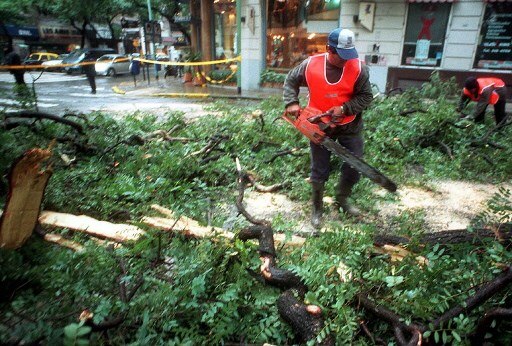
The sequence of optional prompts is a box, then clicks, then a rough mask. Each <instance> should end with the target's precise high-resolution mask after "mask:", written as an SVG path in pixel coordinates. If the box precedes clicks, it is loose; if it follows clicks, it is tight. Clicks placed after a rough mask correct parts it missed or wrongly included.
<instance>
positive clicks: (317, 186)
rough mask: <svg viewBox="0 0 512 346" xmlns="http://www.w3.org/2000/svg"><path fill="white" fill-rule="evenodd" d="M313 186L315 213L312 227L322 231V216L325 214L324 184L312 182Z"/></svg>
mask: <svg viewBox="0 0 512 346" xmlns="http://www.w3.org/2000/svg"><path fill="white" fill-rule="evenodd" d="M311 186H312V188H313V194H312V202H313V213H312V214H311V225H312V226H313V227H314V228H315V229H320V227H322V215H323V213H324V202H323V198H324V183H315V182H311Z"/></svg>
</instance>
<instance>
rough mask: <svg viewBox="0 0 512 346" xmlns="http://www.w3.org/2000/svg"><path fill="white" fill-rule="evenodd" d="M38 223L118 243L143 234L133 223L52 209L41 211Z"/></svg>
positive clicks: (137, 237) (135, 238) (134, 238)
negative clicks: (58, 211)
mask: <svg viewBox="0 0 512 346" xmlns="http://www.w3.org/2000/svg"><path fill="white" fill-rule="evenodd" d="M39 224H40V225H41V226H43V227H46V228H66V229H69V230H71V231H76V232H82V233H86V234H89V235H92V236H94V237H98V238H101V239H110V240H113V241H115V242H118V243H123V242H126V241H130V240H137V239H139V238H140V237H141V236H142V235H144V234H145V232H144V231H143V230H142V229H140V228H138V227H136V226H133V225H127V224H116V223H110V222H107V221H99V220H96V219H94V218H92V217H89V216H86V215H72V214H65V213H57V212H53V211H43V212H41V215H40V216H39Z"/></svg>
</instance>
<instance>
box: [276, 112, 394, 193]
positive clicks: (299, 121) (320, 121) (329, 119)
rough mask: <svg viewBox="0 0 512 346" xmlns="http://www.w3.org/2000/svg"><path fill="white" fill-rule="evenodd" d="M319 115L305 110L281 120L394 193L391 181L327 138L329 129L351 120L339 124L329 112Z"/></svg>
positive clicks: (285, 116)
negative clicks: (296, 115) (295, 115)
mask: <svg viewBox="0 0 512 346" xmlns="http://www.w3.org/2000/svg"><path fill="white" fill-rule="evenodd" d="M319 113H321V112H320V111H317V110H312V109H311V108H305V109H303V110H301V112H300V115H299V116H298V117H297V118H296V117H294V116H293V115H291V114H289V113H287V112H285V113H284V114H283V119H284V120H286V121H287V122H289V123H290V124H292V125H293V126H294V127H295V128H297V130H299V131H300V133H302V134H303V135H304V136H306V137H307V138H309V140H311V141H312V142H313V143H315V144H318V145H321V146H323V147H324V148H326V149H327V150H329V151H330V152H332V153H333V154H334V155H336V156H338V157H339V158H341V159H342V160H343V161H345V162H346V163H348V164H349V165H350V166H352V168H354V169H355V170H357V171H358V172H360V173H361V174H362V175H364V176H365V177H367V178H369V179H370V180H371V181H373V182H374V183H376V184H378V185H380V186H382V187H383V188H385V189H386V190H388V191H390V192H395V191H396V189H397V186H396V184H395V183H394V182H393V181H392V180H390V179H389V178H388V177H386V176H385V175H384V174H382V173H381V172H379V171H378V170H377V169H376V168H374V167H372V166H370V165H369V164H368V163H366V162H365V161H364V160H363V159H361V158H358V157H357V156H355V155H354V154H352V153H351V152H350V151H349V150H348V149H347V148H345V147H344V146H342V145H341V144H339V143H337V142H335V141H333V140H332V139H331V138H329V137H328V135H327V133H326V132H329V130H330V129H333V128H335V127H336V126H337V125H338V124H340V123H341V124H345V123H348V122H349V121H351V120H349V121H347V122H344V121H342V122H339V121H337V120H336V119H333V118H334V117H333V115H332V113H330V112H327V113H321V114H319ZM352 117H353V116H352Z"/></svg>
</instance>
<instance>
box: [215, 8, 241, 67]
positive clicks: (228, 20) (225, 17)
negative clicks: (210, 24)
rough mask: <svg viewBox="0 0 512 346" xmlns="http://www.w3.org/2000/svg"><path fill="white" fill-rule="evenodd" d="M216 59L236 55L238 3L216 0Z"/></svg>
mask: <svg viewBox="0 0 512 346" xmlns="http://www.w3.org/2000/svg"><path fill="white" fill-rule="evenodd" d="M213 9H214V13H215V16H214V18H215V19H214V21H215V23H214V25H215V50H214V54H215V59H225V58H233V57H234V56H235V55H236V51H235V50H236V3H235V1H231V0H215V1H214V3H213Z"/></svg>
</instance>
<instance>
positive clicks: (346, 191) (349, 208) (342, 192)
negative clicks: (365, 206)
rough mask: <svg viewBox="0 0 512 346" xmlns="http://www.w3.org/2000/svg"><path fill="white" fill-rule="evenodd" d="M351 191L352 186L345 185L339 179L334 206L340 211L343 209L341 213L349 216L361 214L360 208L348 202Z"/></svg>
mask: <svg viewBox="0 0 512 346" xmlns="http://www.w3.org/2000/svg"><path fill="white" fill-rule="evenodd" d="M351 193H352V186H347V185H345V184H343V183H342V181H341V180H340V182H339V184H338V186H337V187H336V196H335V200H336V204H335V206H336V208H338V209H339V210H340V211H343V213H345V214H348V215H350V216H359V215H361V210H359V209H358V208H356V207H354V206H353V205H351V204H350V203H349V202H348V197H349V196H350V194H351Z"/></svg>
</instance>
